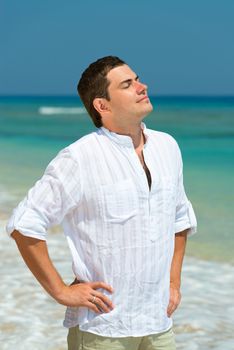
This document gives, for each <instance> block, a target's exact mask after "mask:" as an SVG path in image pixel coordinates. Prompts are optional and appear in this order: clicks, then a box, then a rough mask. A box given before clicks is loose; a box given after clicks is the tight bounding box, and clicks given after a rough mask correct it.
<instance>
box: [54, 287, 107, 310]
mask: <svg viewBox="0 0 234 350" xmlns="http://www.w3.org/2000/svg"><path fill="white" fill-rule="evenodd" d="M98 289H105V290H107V291H108V292H109V293H113V288H112V287H111V286H109V285H108V284H106V283H104V282H82V283H76V282H75V281H74V282H73V283H72V284H71V285H70V286H67V285H64V286H63V288H62V290H61V292H60V293H59V296H58V297H57V298H56V299H57V301H58V302H59V303H60V304H62V305H65V306H73V307H87V308H88V309H90V310H92V311H94V312H96V313H98V314H100V313H103V312H106V313H107V312H110V311H111V310H113V308H114V305H113V303H112V301H111V300H110V299H109V298H108V297H107V296H106V295H104V294H103V293H101V292H100V291H98Z"/></svg>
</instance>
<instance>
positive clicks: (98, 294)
mask: <svg viewBox="0 0 234 350" xmlns="http://www.w3.org/2000/svg"><path fill="white" fill-rule="evenodd" d="M93 295H94V296H96V297H97V298H99V299H100V300H101V301H102V302H103V303H105V305H107V307H108V308H110V309H111V310H112V309H113V308H114V304H113V303H112V301H111V300H110V299H109V298H108V297H107V296H105V295H104V294H102V293H101V292H98V291H95V293H94V294H93Z"/></svg>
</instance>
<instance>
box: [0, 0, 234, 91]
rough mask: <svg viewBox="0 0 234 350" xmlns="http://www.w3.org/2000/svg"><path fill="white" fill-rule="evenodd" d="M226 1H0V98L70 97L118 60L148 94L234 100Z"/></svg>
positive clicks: (233, 10) (232, 29)
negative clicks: (105, 62) (87, 73)
mask: <svg viewBox="0 0 234 350" xmlns="http://www.w3.org/2000/svg"><path fill="white" fill-rule="evenodd" d="M233 15H234V1H233V0H223V1H221V0H220V1H217V0H213V1H212V0H196V1H189V0H187V1H186V0H177V1H176V0H170V1H168V0H159V1H157V0H145V1H143V0H142V1H139V0H118V1H112V0H109V1H108V0H97V1H95V0H82V1H81V0H76V1H75V0H68V1H64V0H63V1H61V0H47V1H46V0H41V1H37V2H36V1H29V0H21V1H13V0H1V1H0V47H1V54H0V94H40V95H51V94H52V95H56V94H65V95H72V94H76V84H77V81H78V79H79V77H80V74H81V72H82V71H83V69H85V68H86V66H87V65H88V64H89V63H90V62H92V61H94V60H96V59H97V58H99V57H102V56H105V55H109V54H113V55H117V56H120V57H121V58H122V59H124V60H125V61H127V62H128V64H129V65H130V66H131V67H132V68H133V69H134V70H135V71H136V73H137V74H138V75H139V76H140V78H141V80H142V81H144V82H146V83H147V84H148V86H149V93H150V94H160V95H163V94H173V95H180V94H182V95H184V94H186V95H191V94H196V95H225V94H229V95H234V69H233V62H234V41H233V35H234V21H233Z"/></svg>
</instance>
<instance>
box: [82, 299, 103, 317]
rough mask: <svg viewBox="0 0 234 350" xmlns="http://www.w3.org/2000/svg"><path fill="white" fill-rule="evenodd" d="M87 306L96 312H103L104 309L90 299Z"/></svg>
mask: <svg viewBox="0 0 234 350" xmlns="http://www.w3.org/2000/svg"><path fill="white" fill-rule="evenodd" d="M85 306H86V307H88V308H89V309H90V310H92V311H93V312H96V314H101V313H102V311H101V310H100V309H99V308H98V307H97V305H96V304H94V303H91V302H90V301H88V302H87V304H86V305H85Z"/></svg>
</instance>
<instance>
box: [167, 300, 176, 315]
mask: <svg viewBox="0 0 234 350" xmlns="http://www.w3.org/2000/svg"><path fill="white" fill-rule="evenodd" d="M175 309H176V305H175V304H174V302H173V301H172V300H170V302H169V305H168V308H167V315H168V317H171V315H172V313H173V312H174V311H175Z"/></svg>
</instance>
